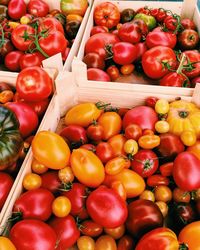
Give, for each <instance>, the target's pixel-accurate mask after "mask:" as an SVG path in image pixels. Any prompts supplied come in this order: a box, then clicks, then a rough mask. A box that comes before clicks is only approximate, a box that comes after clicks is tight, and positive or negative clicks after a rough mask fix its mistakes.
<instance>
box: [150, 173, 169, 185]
mask: <svg viewBox="0 0 200 250" xmlns="http://www.w3.org/2000/svg"><path fill="white" fill-rule="evenodd" d="M147 185H148V186H149V187H156V186H158V185H166V186H168V185H169V179H168V178H167V177H165V176H162V175H160V174H154V175H151V176H149V177H148V178H147Z"/></svg>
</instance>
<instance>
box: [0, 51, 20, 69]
mask: <svg viewBox="0 0 200 250" xmlns="http://www.w3.org/2000/svg"><path fill="white" fill-rule="evenodd" d="M23 55H24V53H23V52H22V51H18V50H17V51H11V52H9V53H7V55H6V56H5V59H4V63H5V66H6V67H7V68H8V69H9V70H10V71H19V70H20V59H21V58H22V57H23Z"/></svg>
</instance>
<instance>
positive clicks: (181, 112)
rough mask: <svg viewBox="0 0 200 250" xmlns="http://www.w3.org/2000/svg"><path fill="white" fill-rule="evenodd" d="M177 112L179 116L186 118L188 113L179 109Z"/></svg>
mask: <svg viewBox="0 0 200 250" xmlns="http://www.w3.org/2000/svg"><path fill="white" fill-rule="evenodd" d="M178 114H179V116H180V117H181V118H186V117H188V115H189V114H188V112H187V111H180V112H179V113H178Z"/></svg>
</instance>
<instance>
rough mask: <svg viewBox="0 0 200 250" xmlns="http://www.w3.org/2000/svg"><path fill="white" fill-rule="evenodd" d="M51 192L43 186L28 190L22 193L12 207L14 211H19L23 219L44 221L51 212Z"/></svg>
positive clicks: (52, 198)
mask: <svg viewBox="0 0 200 250" xmlns="http://www.w3.org/2000/svg"><path fill="white" fill-rule="evenodd" d="M53 200H54V196H53V194H52V193H51V192H50V191H49V190H47V189H44V188H38V189H34V190H29V191H26V192H25V193H23V194H22V195H21V196H20V197H19V198H18V199H17V200H16V201H15V204H14V207H13V211H14V212H19V211H20V212H21V213H22V216H23V219H39V220H43V221H46V220H48V219H49V217H50V216H51V213H52V209H51V205H52V202H53Z"/></svg>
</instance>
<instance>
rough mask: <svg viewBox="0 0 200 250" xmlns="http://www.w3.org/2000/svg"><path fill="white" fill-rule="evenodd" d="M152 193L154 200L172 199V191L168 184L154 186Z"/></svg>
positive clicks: (164, 200) (165, 200)
mask: <svg viewBox="0 0 200 250" xmlns="http://www.w3.org/2000/svg"><path fill="white" fill-rule="evenodd" d="M154 195H155V199H156V201H163V202H169V201H171V199H172V191H171V189H170V188H169V187H168V186H165V185H159V186H157V187H155V190H154Z"/></svg>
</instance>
